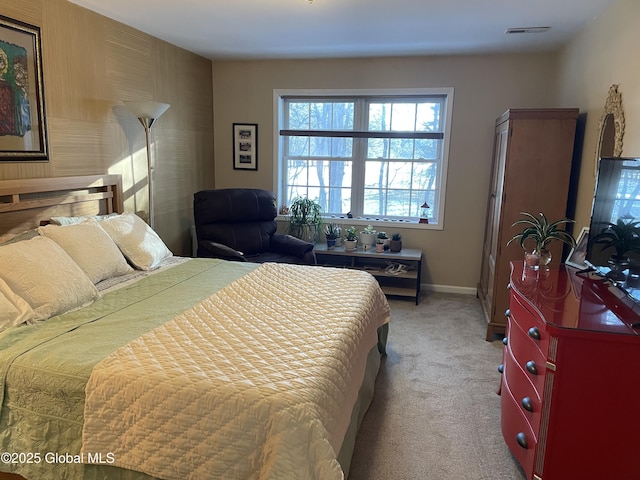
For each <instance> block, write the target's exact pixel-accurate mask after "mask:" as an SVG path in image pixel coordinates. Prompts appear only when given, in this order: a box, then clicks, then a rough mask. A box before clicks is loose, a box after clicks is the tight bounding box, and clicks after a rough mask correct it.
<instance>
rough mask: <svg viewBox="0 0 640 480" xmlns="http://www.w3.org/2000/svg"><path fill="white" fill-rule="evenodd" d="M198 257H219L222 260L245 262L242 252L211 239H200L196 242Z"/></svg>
mask: <svg viewBox="0 0 640 480" xmlns="http://www.w3.org/2000/svg"><path fill="white" fill-rule="evenodd" d="M198 257H201V258H202V257H205V258H221V259H223V260H233V261H237V262H246V261H247V259H246V258H244V255H242V252H239V251H237V250H234V249H233V248H231V247H228V246H226V245H224V244H222V243H217V242H212V241H211V240H200V241H199V242H198Z"/></svg>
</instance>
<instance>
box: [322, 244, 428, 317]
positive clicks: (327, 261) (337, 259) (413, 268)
mask: <svg viewBox="0 0 640 480" xmlns="http://www.w3.org/2000/svg"><path fill="white" fill-rule="evenodd" d="M314 252H315V254H316V258H317V261H318V265H321V266H331V267H344V268H352V269H357V270H364V271H366V272H369V273H370V274H371V275H373V276H374V277H375V278H376V280H378V283H379V284H380V287H381V288H382V291H383V292H384V293H385V295H393V296H399V297H411V298H414V299H415V302H416V305H417V304H418V303H419V301H420V272H421V269H422V250H418V249H413V248H404V249H402V250H401V251H400V252H390V251H385V252H380V253H378V252H376V251H375V249H371V250H364V249H362V248H357V249H356V250H353V251H349V252H347V251H346V250H345V249H344V246H339V247H335V248H333V249H331V250H329V249H328V248H327V245H326V244H323V243H321V244H316V245H315V247H314ZM390 263H391V264H403V265H406V266H407V268H408V270H407V271H406V272H403V273H399V274H394V273H390V272H387V271H386V270H385V269H386V267H387V266H389V264H390Z"/></svg>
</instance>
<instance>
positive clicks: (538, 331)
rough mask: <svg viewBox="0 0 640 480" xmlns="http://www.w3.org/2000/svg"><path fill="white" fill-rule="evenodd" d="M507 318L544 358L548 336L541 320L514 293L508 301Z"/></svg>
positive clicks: (547, 348) (547, 346) (547, 345)
mask: <svg viewBox="0 0 640 480" xmlns="http://www.w3.org/2000/svg"><path fill="white" fill-rule="evenodd" d="M509 318H510V319H511V320H512V321H514V322H515V323H516V324H517V325H518V326H519V327H520V329H521V330H522V331H523V332H525V333H526V334H527V336H528V337H529V339H530V340H531V343H532V344H533V345H535V346H536V347H537V348H539V349H540V351H541V352H542V354H543V355H544V356H545V357H546V355H547V352H548V350H549V334H548V333H547V330H546V327H545V324H544V322H543V321H542V319H541V318H540V317H539V316H538V315H537V314H534V313H532V312H530V311H529V310H528V309H527V307H525V306H524V305H523V303H522V301H521V299H520V298H519V297H518V295H517V294H516V293H513V292H512V294H511V298H510V301H509Z"/></svg>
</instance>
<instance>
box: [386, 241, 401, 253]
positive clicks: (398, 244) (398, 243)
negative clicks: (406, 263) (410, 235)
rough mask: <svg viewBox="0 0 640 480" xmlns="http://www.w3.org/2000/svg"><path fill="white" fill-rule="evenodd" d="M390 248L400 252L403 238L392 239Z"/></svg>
mask: <svg viewBox="0 0 640 480" xmlns="http://www.w3.org/2000/svg"><path fill="white" fill-rule="evenodd" d="M389 250H391V251H392V252H394V253H398V252H399V251H400V250H402V240H391V241H390V242H389Z"/></svg>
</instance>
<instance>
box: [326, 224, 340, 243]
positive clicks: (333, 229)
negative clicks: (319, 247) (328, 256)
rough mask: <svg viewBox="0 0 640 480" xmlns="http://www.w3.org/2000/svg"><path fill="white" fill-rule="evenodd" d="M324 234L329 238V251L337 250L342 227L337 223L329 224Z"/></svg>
mask: <svg viewBox="0 0 640 480" xmlns="http://www.w3.org/2000/svg"><path fill="white" fill-rule="evenodd" d="M324 234H325V236H326V237H327V248H328V249H329V250H333V249H334V248H336V240H337V238H338V237H339V236H340V227H338V225H336V224H335V223H327V226H326V227H325V229H324Z"/></svg>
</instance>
